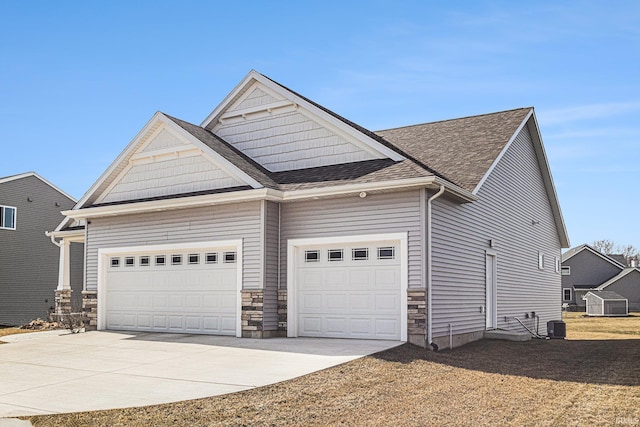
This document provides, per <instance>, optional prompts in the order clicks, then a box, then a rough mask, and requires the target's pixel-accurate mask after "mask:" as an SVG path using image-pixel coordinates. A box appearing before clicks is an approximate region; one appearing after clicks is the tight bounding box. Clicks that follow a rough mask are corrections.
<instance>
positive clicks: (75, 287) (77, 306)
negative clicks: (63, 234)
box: [69, 242, 84, 312]
mask: <svg viewBox="0 0 640 427" xmlns="http://www.w3.org/2000/svg"><path fill="white" fill-rule="evenodd" d="M69 252H70V254H69V256H70V262H69V264H70V271H69V280H70V282H71V290H72V291H73V292H71V310H72V311H74V312H80V311H81V310H82V290H83V288H84V243H73V242H72V243H71V249H70V251H69Z"/></svg>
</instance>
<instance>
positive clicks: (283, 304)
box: [278, 289, 287, 337]
mask: <svg viewBox="0 0 640 427" xmlns="http://www.w3.org/2000/svg"><path fill="white" fill-rule="evenodd" d="M278 336H280V337H286V336H287V290H286V289H280V290H279V291H278Z"/></svg>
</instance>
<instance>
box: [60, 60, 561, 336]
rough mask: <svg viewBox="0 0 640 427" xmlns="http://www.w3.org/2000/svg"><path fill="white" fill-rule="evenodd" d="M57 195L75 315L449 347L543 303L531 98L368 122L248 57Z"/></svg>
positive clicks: (553, 286)
mask: <svg viewBox="0 0 640 427" xmlns="http://www.w3.org/2000/svg"><path fill="white" fill-rule="evenodd" d="M64 214H65V215H66V216H67V219H66V220H65V221H64V222H62V223H61V224H60V225H59V226H58V227H57V229H56V230H54V231H53V232H52V233H51V236H53V237H54V238H56V239H58V240H61V241H62V242H64V241H67V240H70V239H71V240H74V241H84V242H85V243H86V254H85V256H86V278H85V283H84V292H83V296H84V299H83V304H84V310H85V312H86V313H87V315H88V316H89V318H90V327H93V328H96V327H97V328H98V329H114V330H134V331H158V332H184V333H204V334H222V335H233V336H242V337H256V338H266V337H271V336H289V337H296V336H308V337H336V338H342V337H344V338H363V339H390V340H402V341H410V342H412V343H415V344H417V345H422V346H426V345H427V344H430V343H435V344H437V345H438V346H440V347H448V346H449V345H450V343H451V344H452V345H453V346H457V345H460V344H462V343H464V342H468V341H471V340H475V339H479V338H482V337H483V334H484V331H485V330H487V329H495V328H505V329H513V330H523V329H521V328H522V326H520V325H519V323H518V322H517V321H516V320H515V319H514V317H518V318H522V319H524V318H525V316H526V317H531V314H532V312H535V313H536V314H537V316H539V320H540V323H541V324H544V323H545V322H546V321H548V320H553V319H558V318H560V315H561V313H560V306H559V304H558V303H557V289H558V287H559V286H560V256H561V248H563V247H568V243H569V242H568V238H567V233H566V230H565V226H564V222H563V219H562V214H561V211H560V207H559V204H558V200H557V197H556V193H555V189H554V185H553V181H552V178H551V174H550V171H549V166H548V163H547V158H546V155H545V152H544V149H543V146H542V141H541V139H540V132H539V129H538V124H537V121H536V118H535V114H534V111H533V109H532V108H522V109H516V110H511V111H504V112H500V113H493V114H486V115H481V116H474V117H467V118H462V119H456V120H449V121H442V122H436V123H429V124H422V125H416V126H408V127H403V128H397V129H389V130H385V131H379V132H371V131H369V130H367V129H364V128H362V127H361V126H358V125H356V124H354V123H352V122H350V121H349V120H347V119H345V118H343V117H341V116H339V115H337V114H335V113H333V112H331V111H329V110H328V109H326V108H324V107H322V106H320V105H318V104H316V103H314V102H313V101H311V100H309V99H307V98H305V97H303V96H301V95H299V94H297V93H295V92H293V91H291V90H290V89H287V88H286V87H284V86H282V85H280V84H278V83H276V82H274V81H273V80H271V79H269V78H267V77H265V76H263V75H262V74H259V73H257V72H255V71H251V72H250V73H249V74H248V75H247V76H246V77H245V78H244V80H242V82H241V83H240V84H239V85H238V86H237V87H236V88H235V89H234V90H233V91H232V92H231V93H230V94H229V95H228V96H227V97H226V98H225V99H224V100H223V101H222V103H221V104H220V105H219V106H218V107H217V108H216V109H215V110H214V111H213V112H212V113H211V114H210V115H209V116H208V117H207V118H206V119H205V120H204V122H203V123H202V124H201V125H199V126H198V125H194V124H190V123H187V122H185V121H183V120H180V119H177V118H174V117H171V116H168V115H166V114H163V113H159V112H158V113H156V114H155V115H154V116H153V117H152V118H151V120H150V121H149V122H148V123H147V124H146V125H145V126H144V127H143V128H142V130H141V131H140V133H139V134H138V135H137V136H136V137H135V138H134V139H133V140H132V141H131V143H130V144H129V145H128V146H127V147H126V148H125V149H124V151H123V152H122V153H121V154H120V155H119V156H118V157H117V158H116V159H115V161H114V162H113V163H112V165H111V166H109V168H108V169H107V170H106V171H105V172H104V173H103V174H102V176H101V177H100V178H99V179H98V180H97V181H96V182H95V183H94V184H93V185H92V186H91V188H90V189H89V190H88V191H87V193H86V194H85V195H84V196H83V197H82V199H81V200H80V201H79V202H78V203H77V204H76V206H75V207H74V208H73V209H71V210H68V211H65V212H64ZM83 225H84V226H83ZM62 254H63V258H64V259H63V263H66V262H68V259H66V258H68V257H67V256H66V255H65V254H66V253H62ZM57 292H58V293H59V294H61V293H64V292H67V289H66V287H65V286H64V285H63V286H61V287H60V288H59V289H58V291H57ZM60 310H64V308H61V309H60ZM527 321H528V322H530V325H532V324H533V322H535V319H534V318H529V319H527Z"/></svg>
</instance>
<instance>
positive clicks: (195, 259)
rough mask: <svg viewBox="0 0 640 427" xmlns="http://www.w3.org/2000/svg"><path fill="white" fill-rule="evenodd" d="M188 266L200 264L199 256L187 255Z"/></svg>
mask: <svg viewBox="0 0 640 427" xmlns="http://www.w3.org/2000/svg"><path fill="white" fill-rule="evenodd" d="M189 264H200V254H189Z"/></svg>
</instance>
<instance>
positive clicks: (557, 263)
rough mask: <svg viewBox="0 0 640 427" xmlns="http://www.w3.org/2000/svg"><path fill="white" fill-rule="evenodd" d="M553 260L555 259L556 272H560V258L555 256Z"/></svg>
mask: <svg viewBox="0 0 640 427" xmlns="http://www.w3.org/2000/svg"><path fill="white" fill-rule="evenodd" d="M555 260H556V273H560V268H561V267H560V264H561V263H560V258H558V257H555Z"/></svg>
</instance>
